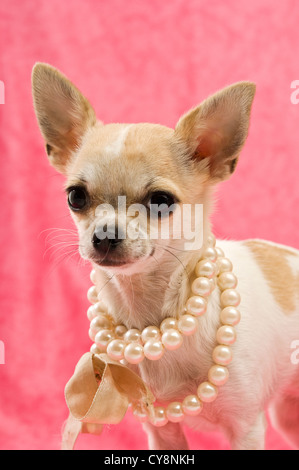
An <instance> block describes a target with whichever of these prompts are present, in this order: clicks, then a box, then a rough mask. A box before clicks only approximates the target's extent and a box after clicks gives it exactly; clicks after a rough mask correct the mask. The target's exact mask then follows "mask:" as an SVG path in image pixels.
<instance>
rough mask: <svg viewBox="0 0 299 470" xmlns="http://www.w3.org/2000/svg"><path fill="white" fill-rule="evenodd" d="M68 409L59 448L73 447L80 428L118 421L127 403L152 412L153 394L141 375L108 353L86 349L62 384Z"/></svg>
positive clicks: (95, 429)
mask: <svg viewBox="0 0 299 470" xmlns="http://www.w3.org/2000/svg"><path fill="white" fill-rule="evenodd" d="M65 399H66V403H67V405H68V408H69V410H70V415H69V418H68V420H67V422H66V425H65V428H64V431H63V438H62V449H64V450H67V449H73V447H74V445H75V442H76V439H77V437H78V435H79V433H80V432H93V433H97V434H98V433H100V432H101V428H102V425H103V424H117V423H119V422H120V421H121V420H122V419H123V417H124V415H125V413H126V411H127V409H128V406H129V403H132V404H133V405H134V404H137V403H138V404H139V406H140V407H142V408H144V409H147V410H148V412H149V413H150V414H151V413H152V412H153V406H152V404H153V402H154V396H153V395H152V393H151V391H150V390H149V389H148V388H147V386H146V385H145V383H144V382H143V381H142V379H141V378H140V377H139V376H138V375H137V374H135V373H134V372H133V371H131V370H130V369H129V368H128V367H126V366H123V365H122V364H120V363H118V362H115V361H113V360H111V359H110V358H109V356H107V354H92V353H86V354H84V355H83V356H82V357H81V359H80V360H79V362H78V364H77V365H76V368H75V372H74V375H73V376H72V377H71V379H70V380H69V382H68V383H67V385H66V387H65Z"/></svg>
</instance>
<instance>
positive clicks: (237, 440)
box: [231, 412, 267, 450]
mask: <svg viewBox="0 0 299 470" xmlns="http://www.w3.org/2000/svg"><path fill="white" fill-rule="evenodd" d="M266 428H267V421H266V418H265V416H264V413H263V412H260V413H259V414H258V415H257V418H256V420H255V422H254V424H253V425H251V426H248V425H247V426H246V424H245V425H244V426H243V427H240V428H239V429H238V432H236V433H234V434H233V436H232V438H231V446H232V450H264V449H265V433H266Z"/></svg>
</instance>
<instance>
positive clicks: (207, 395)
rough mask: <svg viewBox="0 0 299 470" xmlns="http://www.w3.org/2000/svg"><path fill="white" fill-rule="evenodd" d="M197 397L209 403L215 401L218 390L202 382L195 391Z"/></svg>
mask: <svg viewBox="0 0 299 470" xmlns="http://www.w3.org/2000/svg"><path fill="white" fill-rule="evenodd" d="M197 395H198V397H199V398H200V400H201V401H203V402H205V403H211V402H212V401H214V400H216V398H217V395H218V389H217V387H215V386H214V385H213V384H211V383H209V382H203V383H202V384H200V385H199V387H198V389H197Z"/></svg>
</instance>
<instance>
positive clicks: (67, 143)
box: [32, 63, 97, 173]
mask: <svg viewBox="0 0 299 470" xmlns="http://www.w3.org/2000/svg"><path fill="white" fill-rule="evenodd" d="M32 94H33V103H34V109H35V114H36V117H37V120H38V124H39V128H40V131H41V133H42V136H43V138H44V140H45V144H46V150H47V154H48V157H49V160H50V163H51V164H52V165H53V166H54V167H55V168H56V169H57V170H58V171H60V172H61V173H66V171H67V166H68V164H69V162H70V159H71V156H72V152H73V151H74V150H76V149H77V148H78V147H79V146H80V143H81V141H82V138H83V136H84V134H85V132H86V130H87V129H88V128H89V127H91V126H93V125H94V124H95V123H96V121H97V119H96V115H95V112H94V110H93V108H92V106H91V105H90V103H89V101H88V100H87V99H86V98H85V97H84V96H83V95H82V93H81V92H80V91H79V90H78V89H77V88H76V87H75V86H74V85H73V84H72V83H71V82H70V81H69V80H68V79H67V78H66V77H65V76H64V75H63V74H62V73H61V72H59V71H58V70H56V69H55V68H54V67H52V66H51V65H48V64H42V63H37V64H36V65H35V66H34V68H33V71H32Z"/></svg>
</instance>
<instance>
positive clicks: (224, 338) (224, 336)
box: [216, 325, 237, 345]
mask: <svg viewBox="0 0 299 470" xmlns="http://www.w3.org/2000/svg"><path fill="white" fill-rule="evenodd" d="M236 339H237V335H236V330H235V328H234V327H233V326H230V325H223V326H221V327H220V328H219V329H218V330H217V333H216V340H217V341H218V343H219V344H226V345H230V344H234V342H235V341H236Z"/></svg>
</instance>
